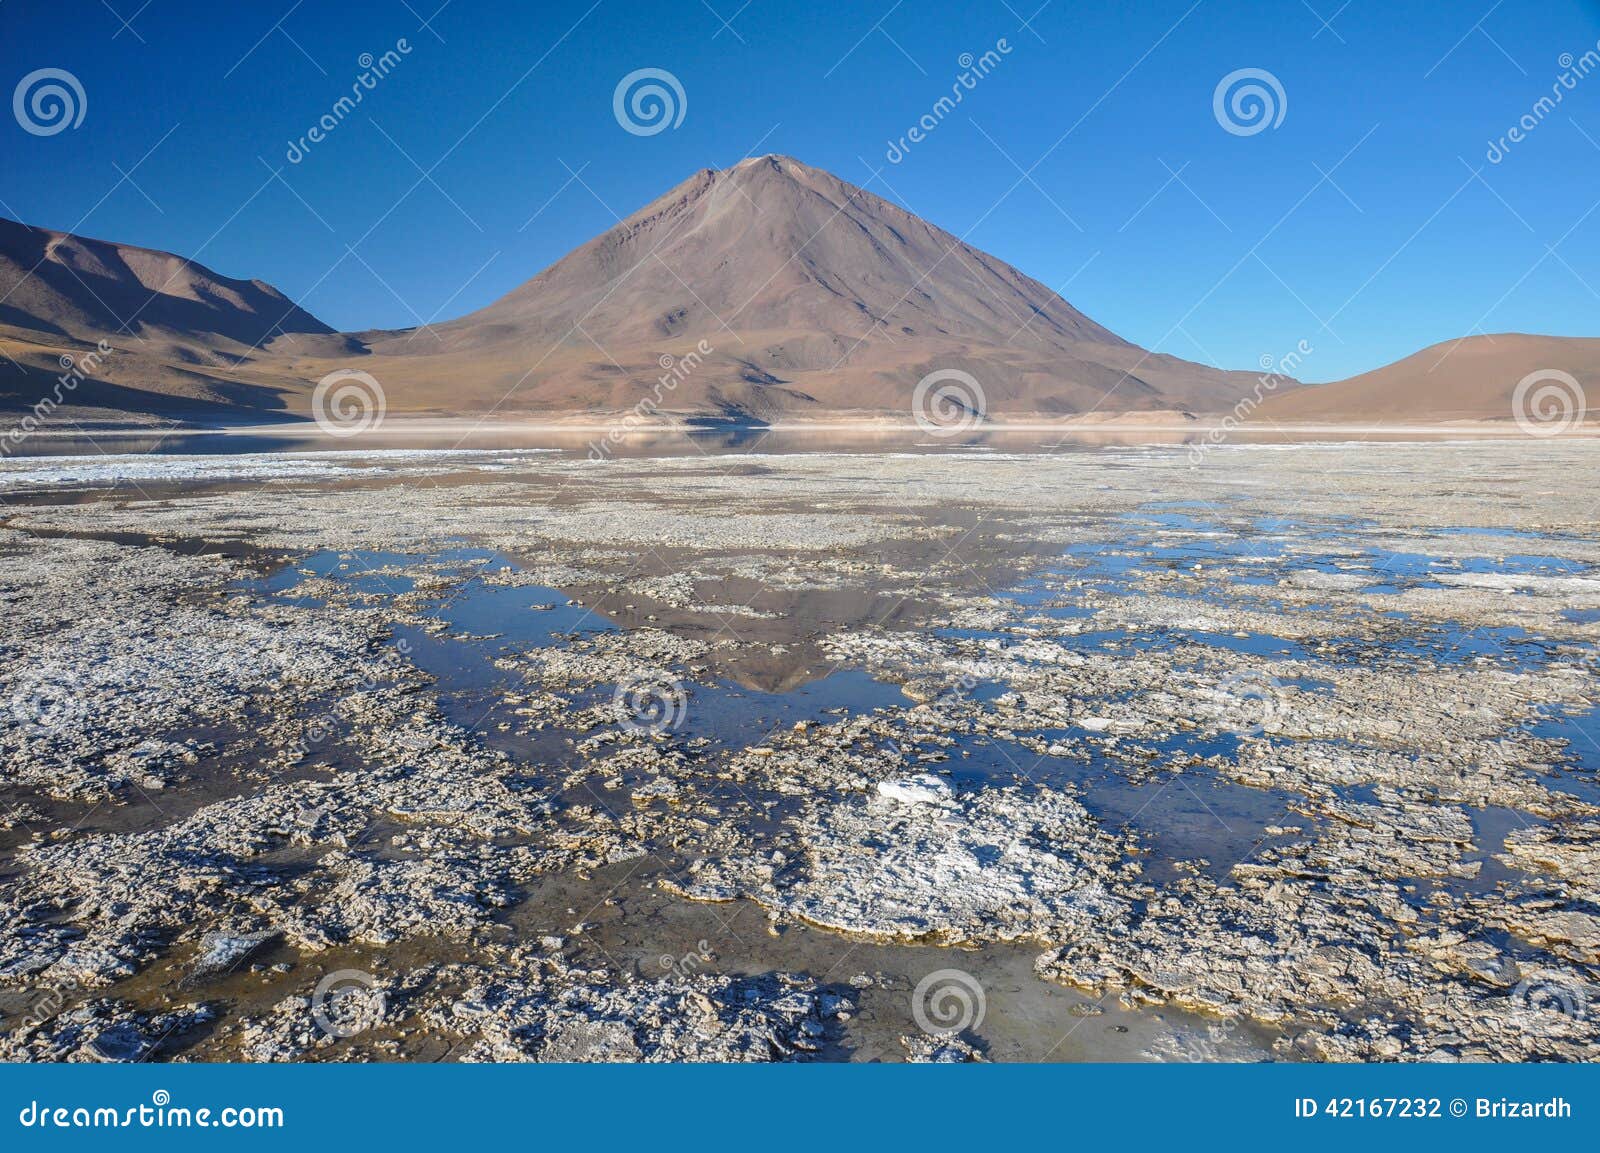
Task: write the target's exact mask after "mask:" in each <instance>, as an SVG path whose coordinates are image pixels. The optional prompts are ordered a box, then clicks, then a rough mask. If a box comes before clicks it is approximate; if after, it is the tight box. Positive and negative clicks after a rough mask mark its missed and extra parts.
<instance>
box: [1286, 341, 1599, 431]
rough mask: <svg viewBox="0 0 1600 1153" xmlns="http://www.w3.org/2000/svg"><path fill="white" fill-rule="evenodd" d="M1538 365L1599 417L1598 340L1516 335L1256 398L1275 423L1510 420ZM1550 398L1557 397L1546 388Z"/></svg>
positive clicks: (1453, 344)
mask: <svg viewBox="0 0 1600 1153" xmlns="http://www.w3.org/2000/svg"><path fill="white" fill-rule="evenodd" d="M1542 370H1557V371H1560V372H1564V373H1567V374H1569V375H1570V376H1572V377H1573V378H1574V379H1575V380H1576V381H1577V382H1578V384H1579V386H1580V388H1581V389H1582V390H1583V391H1584V392H1585V393H1586V396H1585V398H1584V400H1585V403H1586V407H1587V410H1588V412H1589V413H1590V414H1591V415H1592V416H1596V417H1600V339H1597V338H1593V337H1563V336H1530V335H1526V334H1522V333H1502V334H1499V335H1495V336H1469V337H1466V338H1465V339H1462V340H1452V341H1445V342H1443V343H1441V344H1435V345H1432V346H1430V347H1428V348H1425V349H1423V350H1422V351H1421V352H1418V353H1414V354H1412V355H1411V356H1408V357H1406V358H1405V359H1404V360H1397V361H1395V362H1394V363H1393V364H1389V365H1385V366H1384V367H1382V368H1379V369H1375V370H1373V371H1372V372H1365V373H1362V374H1361V375H1360V376H1352V377H1350V378H1349V379H1348V380H1340V381H1335V382H1334V383H1332V384H1317V385H1308V386H1306V387H1304V388H1297V389H1295V390H1293V391H1292V392H1287V393H1280V394H1278V395H1276V396H1273V397H1271V398H1269V399H1268V400H1267V401H1266V402H1265V403H1264V404H1262V406H1261V409H1260V412H1259V416H1260V417H1261V418H1262V419H1267V420H1275V421H1282V422H1307V421H1366V422H1383V423H1391V424H1395V423H1418V422H1432V421H1450V420H1506V421H1509V420H1513V419H1515V415H1516V413H1515V409H1516V405H1515V402H1514V394H1515V392H1516V389H1517V385H1518V383H1519V382H1521V381H1522V380H1523V379H1524V378H1526V377H1527V376H1528V375H1529V374H1530V373H1535V372H1540V371H1542ZM1536 393H1537V389H1535V390H1534V393H1532V394H1530V395H1536ZM1549 399H1551V400H1558V399H1559V398H1558V397H1557V396H1556V394H1554V393H1552V394H1550V398H1549ZM1573 400H1574V403H1575V404H1576V401H1577V398H1576V397H1574V398H1573ZM1529 403H1532V401H1531V400H1527V401H1525V402H1524V408H1525V409H1526V407H1527V405H1528V404H1529ZM1555 415H1556V414H1555V413H1552V414H1551V417H1554V416H1555ZM1551 417H1547V419H1550V418H1551Z"/></svg>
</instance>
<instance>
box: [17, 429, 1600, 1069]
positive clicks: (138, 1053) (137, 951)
mask: <svg viewBox="0 0 1600 1153" xmlns="http://www.w3.org/2000/svg"><path fill="white" fill-rule="evenodd" d="M841 447H842V446H841ZM1592 471H1593V469H1592V447H1591V446H1589V445H1588V444H1586V443H1585V442H1584V441H1547V442H1533V441H1531V440H1527V439H1524V440H1520V441H1517V442H1498V441H1486V442H1481V443H1470V444H1463V443H1418V444H1382V445H1380V444H1348V443H1346V444H1300V445H1294V446H1249V445H1238V446H1233V445H1225V446H1221V447H1215V448H1212V449H1209V450H1208V451H1206V452H1205V453H1203V454H1200V455H1198V456H1196V455H1195V454H1193V453H1191V452H1190V451H1188V450H1186V449H1185V448H1183V447H1179V446H1174V447H1139V446H1117V447H1100V448H1087V447H1075V448H1070V449H1063V450H1057V451H1040V450H1039V449H1038V446H1037V445H1033V446H1027V447H1024V448H1018V447H1017V446H1014V445H1001V446H999V447H998V448H996V449H995V450H994V451H973V450H970V449H966V448H962V447H960V446H950V445H946V446H941V447H939V448H937V449H934V450H931V451H930V450H927V449H926V448H925V447H924V448H922V449H917V448H914V447H907V448H906V449H905V450H900V451H885V450H884V449H883V448H882V447H881V446H879V447H878V448H876V449H875V450H874V451H870V452H862V451H820V450H818V449H817V447H816V446H815V445H813V446H812V447H811V449H810V451H806V452H802V453H781V452H763V453H757V454H751V453H743V452H741V453H731V454H722V453H712V454H710V455H708V454H706V453H704V452H701V451H698V450H696V449H694V448H693V447H690V448H687V449H685V448H682V447H680V448H678V449H677V450H675V451H674V453H673V454H672V455H642V456H629V457H622V456H619V457H617V458H616V459H610V460H603V461H594V460H590V459H587V458H586V457H585V455H584V454H583V453H582V452H581V451H567V452H535V451H523V450H518V449H511V448H504V449H502V448H495V449H486V450H482V451H476V452H467V451H464V450H463V451H456V452H425V451H416V450H392V451H379V450H375V449H362V448H359V447H358V448H353V449H352V450H350V451H349V452H323V453H317V454H298V453H296V454H286V453H255V454H239V455H187V456H185V455H179V456H128V457H109V458H108V457H104V456H100V457H98V459H88V458H86V457H85V458H82V459H79V458H65V459H64V458H62V457H54V458H17V459H12V460H8V461H3V462H0V500H3V501H4V506H3V511H4V520H3V521H0V555H3V557H4V564H3V565H0V598H3V603H4V606H5V610H6V613H7V626H8V627H7V629H6V631H5V634H4V636H3V637H0V657H3V659H0V702H3V703H4V705H5V708H4V713H3V727H0V800H3V801H4V803H5V812H6V814H7V816H6V817H5V823H4V831H3V833H0V852H3V854H4V870H3V874H0V877H3V879H0V919H3V926H4V931H3V933H0V987H3V990H4V991H3V994H0V1009H3V1010H4V1012H5V1017H4V1019H3V1020H0V1055H4V1056H6V1057H9V1058H14V1059H36V1060H54V1059H70V1060H84V1059H135V1058H137V1059H157V1060H160V1059H196V1060H216V1059H248V1060H269V1059H373V1058H382V1059H407V1060H423V1059H439V1058H446V1059H493V1060H500V1059H535V1060H539V1059H582V1058H616V1059H647V1060H669V1059H684V1058H704V1059H819V1058H820V1059H858V1060H862V1059H904V1058H914V1059H967V1058H977V1057H986V1058H988V1059H993V1060H1042V1059H1052V1060H1062V1059H1097V1058H1099V1059H1108V1058H1125V1057H1143V1058H1152V1059H1206V1058H1215V1057H1245V1058H1250V1057H1274V1058H1280V1059H1329V1060H1344V1059H1362V1060H1381V1059H1402V1060H1411V1059H1422V1058H1436V1059H1490V1060H1509V1059H1524V1058H1531V1059H1538V1058H1550V1059H1580V1058H1583V1057H1585V1056H1587V1055H1589V1054H1592V1052H1593V1047H1594V1045H1595V1044H1596V1041H1597V1040H1600V1010H1597V1008H1596V1006H1597V1005H1600V891H1597V888H1596V886H1597V884H1600V866H1597V862H1600V782H1597V779H1596V772H1597V769H1600V745H1597V744H1596V739H1597V738H1600V729H1597V727H1596V724H1595V721H1594V716H1595V714H1594V711H1593V710H1594V706H1595V704H1596V698H1597V689H1596V679H1595V673H1596V669H1597V667H1600V664H1597V655H1596V644H1597V641H1600V536H1597V534H1596V532H1595V528H1594V525H1595V516H1594V511H1595V498H1594V497H1593V496H1592V494H1591V493H1590V492H1589V488H1590V486H1589V485H1588V484H1587V483H1586V478H1587V477H1588V476H1589V475H1590V474H1592ZM947 971H953V972H954V973H956V974H958V976H955V977H951V976H948V975H947V976H945V977H942V978H941V980H942V981H944V982H945V988H946V989H954V990H956V993H955V994H952V995H951V996H947V997H944V998H939V997H938V995H937V992H936V990H935V989H933V987H932V986H927V985H925V984H924V979H925V978H929V977H932V976H937V975H939V974H941V973H947ZM951 982H954V984H951ZM940 1009H943V1010H950V1011H951V1013H952V1014H953V1019H947V1018H943V1017H940V1016H939V1014H938V1012H936V1010H940ZM980 1009H981V1012H980ZM969 1010H970V1011H969ZM946 1024H952V1025H956V1026H960V1027H959V1028H957V1029H955V1030H954V1031H953V1032H946V1031H945V1030H944V1026H945V1025H946Z"/></svg>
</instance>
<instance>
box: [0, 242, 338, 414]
mask: <svg viewBox="0 0 1600 1153" xmlns="http://www.w3.org/2000/svg"><path fill="white" fill-rule="evenodd" d="M332 332H333V330H332V329H331V328H329V327H328V326H327V325H325V324H323V323H322V322H321V321H320V320H318V319H317V318H316V317H314V316H312V315H311V314H310V313H308V312H306V311H305V310H304V309H302V308H300V307H299V306H298V305H296V304H295V303H294V302H293V301H291V300H290V299H289V298H288V297H286V296H284V295H283V293H281V292H279V291H278V290H277V289H275V288H273V287H272V286H271V285H270V284H264V283H263V282H261V281H259V280H235V279H233V278H232V277H227V276H222V275H220V274H218V273H216V272H213V271H211V270H210V269H209V268H206V267H205V266H203V265H200V264H195V263H194V262H192V261H188V260H184V259H183V258H182V257H179V256H175V255H173V254H172V253H170V252H161V251H157V250H155V249H149V248H139V247H136V246H134V245H129V244H117V243H113V242H110V241H104V240H93V239H90V238H88V237H83V236H76V235H73V234H71V233H65V232H55V231H52V230H50V229H46V228H33V227H30V226H28V225H25V224H18V223H17V222H15V221H11V220H5V219H0V356H3V357H4V359H3V360H0V409H3V408H13V409H15V408H27V407H31V406H32V405H33V404H34V403H35V402H36V401H38V400H39V399H40V398H41V397H45V396H51V397H53V396H54V395H55V394H56V393H57V392H61V391H63V381H64V380H67V379H69V377H68V375H67V374H66V373H65V372H64V369H65V366H66V361H64V360H63V358H64V357H65V358H71V359H72V360H73V362H75V363H78V364H83V365H92V366H93V371H92V373H91V374H88V375H87V376H86V378H85V379H82V380H77V379H73V380H72V383H71V387H70V388H69V389H66V390H65V392H66V394H67V396H66V399H68V400H69V401H70V402H71V403H72V404H74V405H78V406H86V407H89V408H96V409H102V410H106V415H119V414H124V413H162V414H170V415H177V414H192V415H196V416H204V417H215V418H219V419H234V420H237V419H250V418H261V417H268V416H271V415H272V414H274V413H275V412H278V411H279V410H282V409H284V408H286V407H287V405H286V402H285V400H284V399H283V397H284V395H285V394H291V395H296V396H297V394H299V393H300V392H301V391H303V386H302V383H301V382H300V381H298V380H294V379H286V378H285V373H284V366H283V365H282V364H281V363H279V360H278V358H275V357H272V356H269V355H266V354H263V353H261V352H260V351H259V348H260V346H263V345H265V344H267V343H269V342H270V341H272V340H273V339H275V338H279V337H281V336H282V335H283V334H285V333H294V334H304V336H306V337H307V338H312V337H314V338H316V339H320V340H331V341H334V342H335V343H336V344H338V343H341V342H340V338H338V337H336V336H330V335H327V334H331V333H332ZM102 341H103V342H105V344H106V345H108V346H109V347H110V349H111V350H112V351H110V352H108V353H105V354H103V355H95V356H93V357H90V356H89V354H90V353H91V352H92V351H93V350H94V348H95V346H96V345H97V343H99V342H102ZM253 362H264V363H253Z"/></svg>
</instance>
